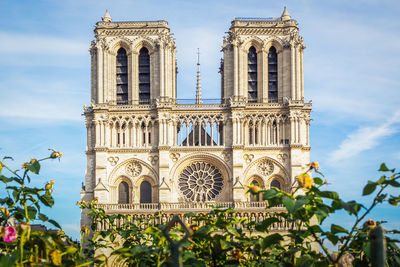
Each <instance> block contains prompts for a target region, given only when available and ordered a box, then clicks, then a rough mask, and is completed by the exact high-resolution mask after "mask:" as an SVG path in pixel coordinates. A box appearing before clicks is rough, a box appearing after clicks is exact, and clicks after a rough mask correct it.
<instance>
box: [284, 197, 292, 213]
mask: <svg viewBox="0 0 400 267" xmlns="http://www.w3.org/2000/svg"><path fill="white" fill-rule="evenodd" d="M282 203H283V205H285V207H286V209H287V211H288V212H290V213H293V211H294V204H295V200H294V199H292V198H290V197H283V199H282Z"/></svg>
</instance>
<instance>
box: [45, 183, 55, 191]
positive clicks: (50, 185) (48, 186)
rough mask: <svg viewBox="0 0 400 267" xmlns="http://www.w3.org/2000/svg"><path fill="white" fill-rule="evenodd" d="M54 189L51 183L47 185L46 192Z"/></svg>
mask: <svg viewBox="0 0 400 267" xmlns="http://www.w3.org/2000/svg"><path fill="white" fill-rule="evenodd" d="M52 187H53V185H52V184H51V183H47V184H46V185H45V186H44V188H46V190H50V189H51V188H52Z"/></svg>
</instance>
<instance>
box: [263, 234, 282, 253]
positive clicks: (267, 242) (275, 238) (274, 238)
mask: <svg viewBox="0 0 400 267" xmlns="http://www.w3.org/2000/svg"><path fill="white" fill-rule="evenodd" d="M282 240H283V237H282V236H281V235H280V234H278V233H275V234H272V235H268V236H266V237H264V238H263V240H262V243H261V248H262V249H263V250H264V249H266V248H267V247H269V246H271V245H274V244H280V242H281V241H282Z"/></svg>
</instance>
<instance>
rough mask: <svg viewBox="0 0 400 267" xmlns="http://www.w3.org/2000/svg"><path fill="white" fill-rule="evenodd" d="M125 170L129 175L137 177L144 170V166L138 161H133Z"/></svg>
mask: <svg viewBox="0 0 400 267" xmlns="http://www.w3.org/2000/svg"><path fill="white" fill-rule="evenodd" d="M125 171H126V173H127V174H128V175H130V176H132V177H135V176H138V175H139V174H140V173H141V172H142V166H141V165H140V163H139V162H137V161H131V162H129V163H128V164H127V165H126V167H125Z"/></svg>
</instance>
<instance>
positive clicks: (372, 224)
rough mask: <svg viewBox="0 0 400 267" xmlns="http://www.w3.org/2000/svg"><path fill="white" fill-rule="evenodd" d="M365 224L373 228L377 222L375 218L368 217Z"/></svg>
mask: <svg viewBox="0 0 400 267" xmlns="http://www.w3.org/2000/svg"><path fill="white" fill-rule="evenodd" d="M364 226H365V227H368V228H370V229H372V228H375V226H376V223H375V222H374V221H373V220H371V219H368V220H367V221H366V222H365V223H364Z"/></svg>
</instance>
